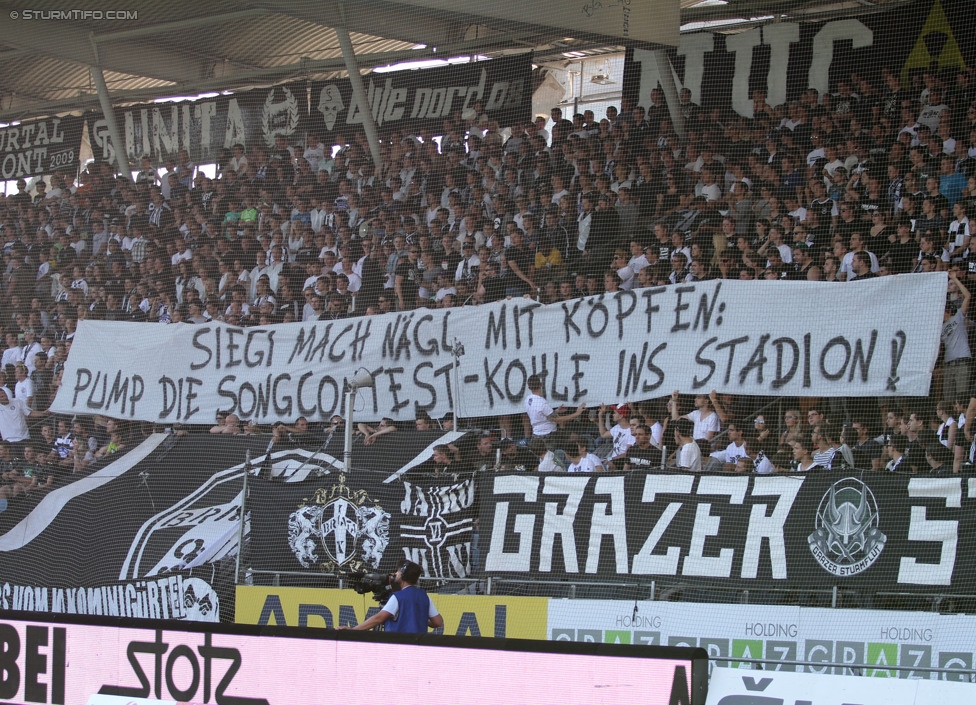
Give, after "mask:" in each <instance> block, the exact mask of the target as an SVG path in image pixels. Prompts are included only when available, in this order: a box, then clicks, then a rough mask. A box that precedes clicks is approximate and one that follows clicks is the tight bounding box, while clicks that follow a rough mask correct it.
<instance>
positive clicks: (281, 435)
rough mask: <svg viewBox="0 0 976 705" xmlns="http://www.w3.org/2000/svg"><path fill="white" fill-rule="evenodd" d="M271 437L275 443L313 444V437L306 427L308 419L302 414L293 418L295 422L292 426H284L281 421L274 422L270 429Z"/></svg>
mask: <svg viewBox="0 0 976 705" xmlns="http://www.w3.org/2000/svg"><path fill="white" fill-rule="evenodd" d="M272 439H273V440H274V443H275V445H278V444H290V445H294V446H303V445H313V444H314V443H315V439H314V438H313V434H312V432H311V430H310V429H309V427H308V419H306V418H305V417H304V416H299V417H298V418H297V419H295V423H294V425H292V426H286V425H285V424H283V423H276V424H275V425H274V429H273V431H272Z"/></svg>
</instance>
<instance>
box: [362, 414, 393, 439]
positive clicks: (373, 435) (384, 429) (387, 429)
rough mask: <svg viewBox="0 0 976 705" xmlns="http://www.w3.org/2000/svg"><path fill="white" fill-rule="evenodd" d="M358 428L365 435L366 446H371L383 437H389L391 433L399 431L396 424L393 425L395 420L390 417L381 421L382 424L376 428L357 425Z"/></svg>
mask: <svg viewBox="0 0 976 705" xmlns="http://www.w3.org/2000/svg"><path fill="white" fill-rule="evenodd" d="M356 428H358V429H359V432H360V433H361V434H363V445H364V446H371V445H373V444H374V443H376V441H377V440H378V439H379V438H381V437H382V436H387V435H389V434H391V433H396V431H397V426H396V424H395V423H393V419H391V418H388V417H383V418H382V419H380V422H379V424H378V425H377V426H376V427H373V426H369V425H367V424H364V423H361V424H357V426H356Z"/></svg>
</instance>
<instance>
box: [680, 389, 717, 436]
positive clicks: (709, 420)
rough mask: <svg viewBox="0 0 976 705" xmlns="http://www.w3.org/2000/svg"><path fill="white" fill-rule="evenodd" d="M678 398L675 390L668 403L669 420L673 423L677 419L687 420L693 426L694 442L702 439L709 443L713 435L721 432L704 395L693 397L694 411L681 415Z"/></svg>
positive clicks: (708, 400) (709, 401) (715, 415)
mask: <svg viewBox="0 0 976 705" xmlns="http://www.w3.org/2000/svg"><path fill="white" fill-rule="evenodd" d="M678 396H679V392H678V391H677V390H675V391H674V392H672V393H671V401H670V402H669V403H668V408H669V409H670V410H671V419H672V420H674V421H677V420H678V419H679V418H685V419H688V420H689V421H691V422H692V424H693V429H692V430H693V432H692V438H694V439H695V440H699V439H702V440H706V441H711V440H712V438H714V437H715V434H716V433H718V432H719V431H721V430H722V422H721V421H720V420H719V417H718V414H717V413H715V410H714V409H713V408H712V402H711V400H710V399H709V398H708V396H707V395H705V394H698V395H696V396H695V408H694V410H693V411H691V412H689V413H687V414H684V415H681V413H680V411H679V408H678V407H679V405H678Z"/></svg>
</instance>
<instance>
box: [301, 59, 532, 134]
mask: <svg viewBox="0 0 976 705" xmlns="http://www.w3.org/2000/svg"><path fill="white" fill-rule="evenodd" d="M363 83H364V84H365V85H364V87H365V89H366V99H367V101H368V102H369V108H368V110H369V111H370V112H371V113H372V114H373V119H374V120H375V121H376V126H377V127H378V128H379V129H380V130H388V129H396V130H405V131H407V132H416V131H419V130H421V129H424V128H426V129H431V130H436V131H437V132H438V133H439V132H441V131H443V127H444V120H446V119H449V118H454V116H455V115H456V114H459V113H461V112H462V111H463V110H465V109H466V108H474V106H475V105H476V104H477V103H480V104H481V107H482V112H483V113H484V114H487V115H488V116H489V117H490V118H491V119H493V120H497V121H498V123H499V125H501V126H502V127H507V126H509V125H512V124H513V123H515V122H527V121H528V120H530V119H531V117H532V115H531V113H532V105H531V103H532V100H531V98H532V55H531V54H521V55H519V56H511V57H504V58H500V59H492V60H491V61H477V62H475V63H471V64H456V65H453V66H444V67H442V68H433V69H422V70H413V71H410V70H407V71H393V72H390V73H381V74H379V73H373V74H369V75H367V76H363ZM311 99H312V103H311V107H310V109H309V131H310V132H314V133H316V134H318V135H319V136H320V137H323V138H327V137H330V136H332V135H334V134H337V133H342V134H345V135H347V136H350V135H353V134H355V133H356V132H359V131H361V130H362V129H363V127H362V125H363V115H364V114H365V113H366V111H367V108H365V107H364V106H361V105H359V103H357V102H356V100H355V99H354V97H353V94H352V84H351V83H350V82H349V79H348V78H346V79H342V80H336V81H325V82H314V83H312V96H311ZM327 143H328V142H327Z"/></svg>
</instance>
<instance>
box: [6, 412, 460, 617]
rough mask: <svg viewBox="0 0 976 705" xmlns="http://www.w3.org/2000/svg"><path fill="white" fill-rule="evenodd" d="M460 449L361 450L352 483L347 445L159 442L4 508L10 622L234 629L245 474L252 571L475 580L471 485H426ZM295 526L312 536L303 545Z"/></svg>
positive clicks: (427, 445)
mask: <svg viewBox="0 0 976 705" xmlns="http://www.w3.org/2000/svg"><path fill="white" fill-rule="evenodd" d="M464 436H465V434H464V433H461V432H447V433H444V432H441V431H430V432H410V433H406V432H404V433H398V434H393V435H391V436H382V437H380V438H378V439H377V441H376V442H375V443H373V444H371V445H368V446H366V445H363V443H362V442H361V441H359V440H357V441H356V442H355V444H354V446H353V457H352V463H353V468H355V470H354V472H353V473H352V475H350V476H349V477H345V476H343V475H342V474H341V473H340V472H339V470H340V469H341V467H342V450H343V436H342V434H341V432H340V433H335V434H332V435H331V436H327V437H323V436H319V435H317V434H315V435H310V436H309V437H307V438H295V437H293V438H291V439H290V440H289V441H288V442H285V443H275V444H272V443H270V441H271V436H270V435H269V434H264V435H254V436H224V435H210V434H190V435H187V436H179V435H162V434H157V435H154V436H151V437H150V438H149V439H148V440H146V441H144V442H143V443H142V444H141V445H139V446H137V447H135V448H133V449H132V450H131V451H129V452H128V453H126V454H125V455H123V456H121V457H118V458H109V459H108V460H106V461H101V464H100V465H96V466H93V467H92V470H91V472H90V474H88V475H86V476H85V477H82V478H71V480H72V481H71V482H68V483H67V484H60V483H57V482H56V483H55V485H54V487H53V489H50V490H48V491H46V492H34V493H32V494H31V495H28V496H27V497H22V498H17V499H13V500H10V502H9V506H8V507H7V509H6V510H5V511H0V609H13V610H24V611H37V612H56V613H66V614H90V615H112V616H123V617H134V618H143V617H144V618H163V619H167V618H170V619H193V620H198V621H217V619H218V617H219V615H220V614H221V613H223V614H224V616H225V618H233V614H234V606H233V600H234V591H233V584H234V571H235V570H236V557H237V548H238V544H239V542H240V534H241V525H240V514H241V500H242V496H243V494H242V493H243V488H244V474H245V472H247V471H250V473H251V475H250V477H249V482H250V483H253V484H251V491H250V499H249V500H248V505H247V512H246V516H245V527H244V529H245V531H244V536H245V540H247V539H248V537H251V541H252V543H251V552H250V553H251V557H252V559H253V560H252V564H253V566H254V567H255V568H268V569H273V570H276V569H289V570H291V569H294V570H303V569H307V570H309V571H321V570H325V569H327V566H326V560H327V559H328V557H329V556H331V557H332V559H333V560H332V567H333V568H335V569H342V570H353V569H356V568H357V567H360V568H366V569H367V570H373V569H376V568H378V569H379V570H383V571H386V570H390V571H393V570H395V569H396V567H397V565H398V563H399V562H401V561H402V560H403V559H404V558H405V557H408V558H411V559H413V560H415V561H417V562H418V563H420V564H421V565H422V566H423V567H424V569H425V573H426V574H427V575H428V576H438V577H450V576H465V575H467V574H468V573H469V572H470V564H471V560H470V547H471V534H472V527H473V525H474V516H475V510H474V482H473V480H472V479H471V476H470V475H466V476H454V475H437V476H429V475H425V474H424V469H425V467H426V466H425V465H424V463H425V462H426V461H428V460H429V459H430V458H431V456H432V453H433V448H434V446H436V445H438V444H442V443H443V444H447V443H454V442H461V439H462V438H463V437H464ZM462 445H463V443H462ZM362 468H369V470H362ZM404 472H406V473H407V474H405V475H404V477H405V478H407V479H406V480H403V479H401V476H400V475H401V473H404ZM268 477H272V478H274V479H273V480H268V479H260V478H268ZM306 498H307V500H306ZM300 507H304V511H296V509H298V508H300ZM326 511H327V512H328V515H326V514H325V512H326ZM320 519H321V521H319V520H320ZM329 519H333V522H332V526H333V528H332V529H329V530H327V529H326V528H325V525H324V524H325V522H326V521H327V520H329ZM303 521H304V522H306V523H305V524H303V523H302V522H303ZM300 528H309V531H310V533H307V534H306V535H305V536H304V537H297V535H296V537H293V536H292V533H293V529H300ZM343 532H345V533H343ZM346 539H347V542H346V543H345V544H343V542H344V541H345V540H346ZM290 543H291V544H293V545H295V546H296V547H297V549H298V554H297V555H296V553H293V551H292V550H291V549H290V548H289V546H290ZM340 544H343V545H340ZM323 546H325V547H326V548H323ZM310 555H314V559H313V558H309V557H308V556H310ZM302 561H304V565H303V563H302ZM367 564H368V565H367Z"/></svg>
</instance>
